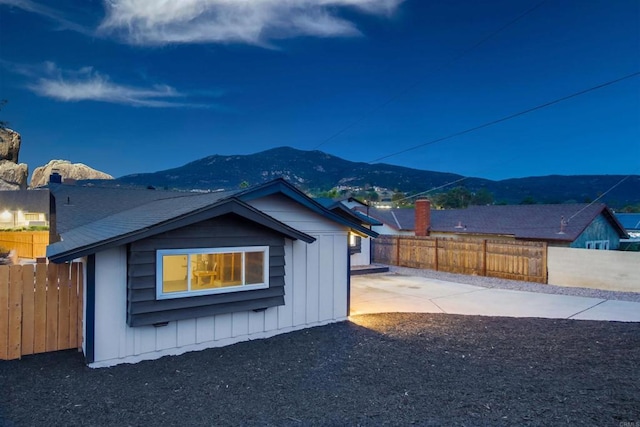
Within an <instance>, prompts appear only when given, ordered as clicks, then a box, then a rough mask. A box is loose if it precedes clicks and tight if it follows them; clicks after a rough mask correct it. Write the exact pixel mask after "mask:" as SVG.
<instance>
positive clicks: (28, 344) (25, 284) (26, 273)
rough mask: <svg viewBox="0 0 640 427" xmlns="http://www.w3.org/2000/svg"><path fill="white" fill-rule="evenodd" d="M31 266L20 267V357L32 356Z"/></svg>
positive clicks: (32, 282) (33, 322)
mask: <svg viewBox="0 0 640 427" xmlns="http://www.w3.org/2000/svg"><path fill="white" fill-rule="evenodd" d="M34 274H35V273H34V269H33V265H32V264H27V265H24V266H22V355H27V354H33V344H34V337H35V333H34V332H35V331H34V325H35V289H34V288H35V285H34V278H35V276H34Z"/></svg>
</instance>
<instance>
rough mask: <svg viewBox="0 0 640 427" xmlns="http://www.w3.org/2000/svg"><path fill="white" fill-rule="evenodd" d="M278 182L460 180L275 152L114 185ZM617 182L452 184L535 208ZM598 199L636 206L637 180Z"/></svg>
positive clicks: (406, 187)
mask: <svg viewBox="0 0 640 427" xmlns="http://www.w3.org/2000/svg"><path fill="white" fill-rule="evenodd" d="M278 177H283V178H285V179H287V180H288V181H291V182H293V183H294V184H296V185H297V186H298V187H300V188H302V189H304V190H307V191H322V190H329V189H331V188H333V187H336V186H339V185H348V186H359V187H364V186H373V185H375V186H379V187H385V188H389V189H399V190H401V191H404V192H408V193H416V192H422V191H425V190H428V189H431V188H435V187H439V186H442V185H445V184H448V183H451V182H453V181H456V180H459V179H462V178H463V176H461V175H456V174H450V173H442V172H432V171H426V170H418V169H411V168H405V167H401V166H393V165H388V164H384V163H380V164H368V163H358V162H351V161H348V160H345V159H341V158H339V157H335V156H332V155H330V154H326V153H323V152H321V151H302V150H297V149H294V148H289V147H279V148H274V149H271V150H267V151H263V152H260V153H256V154H250V155H234V156H220V155H213V156H208V157H205V158H203V159H200V160H196V161H194V162H191V163H188V164H186V165H184V166H180V167H177V168H174V169H168V170H164V171H159V172H155V173H144V174H133V175H127V176H123V177H121V178H118V179H117V180H116V183H119V184H125V185H142V186H148V185H151V186H154V187H158V188H164V187H167V188H177V189H203V190H206V189H211V190H215V189H223V188H224V189H235V188H239V187H240V185H241V183H243V182H246V183H248V184H250V185H255V184H260V183H262V182H266V181H269V180H271V179H274V178H278ZM622 178H623V176H619V175H578V176H560V175H553V176H543V177H529V178H517V179H507V180H502V181H491V180H487V179H482V178H467V179H465V180H463V181H462V182H460V183H459V184H456V185H464V186H466V187H467V188H468V189H470V190H471V191H477V190H479V189H480V188H483V187H485V188H487V189H488V190H489V191H491V192H492V193H493V194H494V197H495V200H496V201H499V202H506V203H520V202H521V201H522V200H523V199H525V198H527V197H530V198H533V200H535V201H536V202H538V203H560V202H567V201H576V202H584V201H587V200H593V199H595V198H596V197H598V196H599V195H600V194H602V193H603V192H605V191H606V190H608V189H609V188H611V187H612V186H613V185H615V184H616V183H617V182H618V181H620V180H621V179H622ZM443 191H444V190H443ZM603 200H604V201H605V202H607V203H608V204H610V205H611V206H613V207H622V206H625V205H630V204H638V203H640V176H638V175H634V176H631V177H630V178H628V179H627V180H626V181H625V182H624V183H622V184H621V185H619V186H618V187H616V188H615V189H614V190H612V191H611V192H610V193H608V194H607V195H606V196H605V197H604V198H603Z"/></svg>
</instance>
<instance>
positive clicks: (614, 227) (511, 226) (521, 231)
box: [369, 200, 627, 249]
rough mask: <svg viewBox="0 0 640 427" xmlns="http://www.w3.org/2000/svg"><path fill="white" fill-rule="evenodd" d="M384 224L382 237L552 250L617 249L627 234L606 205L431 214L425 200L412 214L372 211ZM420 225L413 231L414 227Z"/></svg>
mask: <svg viewBox="0 0 640 427" xmlns="http://www.w3.org/2000/svg"><path fill="white" fill-rule="evenodd" d="M369 215H370V216H371V217H373V218H375V219H378V220H380V221H381V222H383V223H384V224H385V228H382V227H381V228H377V227H373V230H374V231H376V232H378V233H380V234H387V231H388V230H393V231H395V232H391V233H388V234H407V233H411V234H416V235H430V236H433V237H446V238H458V237H465V238H481V239H505V240H526V241H544V242H547V243H548V244H549V245H551V246H565V247H572V248H586V249H618V248H619V247H620V239H625V238H626V237H627V233H626V232H625V230H624V228H623V227H622V225H621V224H620V222H618V220H617V219H616V217H615V215H614V214H613V213H612V212H611V210H610V209H609V208H608V207H607V206H606V205H604V204H601V203H594V204H556V205H504V206H502V205H497V206H470V207H469V208H467V209H450V210H431V209H430V204H429V202H428V201H427V200H420V201H418V202H416V208H415V209H379V210H378V209H375V210H374V209H371V210H370V211H369ZM417 223H421V224H422V225H421V226H419V227H417V228H416V224H417Z"/></svg>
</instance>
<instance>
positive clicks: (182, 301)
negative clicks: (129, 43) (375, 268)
mask: <svg viewBox="0 0 640 427" xmlns="http://www.w3.org/2000/svg"><path fill="white" fill-rule="evenodd" d="M51 192H52V194H53V195H54V198H55V200H56V212H57V216H58V218H59V219H60V221H59V224H58V225H59V226H58V233H59V241H58V242H56V243H54V244H51V245H50V246H49V247H48V250H47V256H48V258H49V260H50V261H51V262H55V263H63V262H68V261H72V260H81V261H82V262H83V263H84V265H85V269H84V270H85V293H84V295H85V302H84V306H85V307H84V319H85V320H84V333H83V336H84V342H83V351H84V354H85V357H86V360H87V363H88V364H89V366H92V367H102V366H111V365H116V364H120V363H135V362H138V361H141V360H150V359H155V358H159V357H162V356H164V355H176V354H181V353H184V352H187V351H194V350H201V349H205V348H211V347H218V346H224V345H228V344H232V343H236V342H239V341H245V340H250V339H257V338H265V337H269V336H272V335H276V334H280V333H284V332H289V331H293V330H297V329H302V328H308V327H312V326H318V325H323V324H327V323H331V322H338V321H342V320H345V319H346V317H347V315H348V313H349V298H350V295H349V248H348V239H349V236H350V235H352V234H353V235H357V236H359V237H363V238H368V237H375V236H376V235H377V234H376V233H375V232H373V231H371V230H370V229H368V228H366V227H363V226H362V225H360V224H358V223H355V222H353V221H351V220H349V219H347V218H345V217H343V216H341V215H337V214H336V213H334V212H332V211H330V210H328V209H326V208H325V207H323V206H322V205H321V204H319V203H317V202H315V201H313V200H312V199H310V198H309V197H307V196H306V195H305V194H304V193H302V192H301V191H299V190H298V189H296V188H295V187H293V186H292V185H291V184H289V183H287V182H286V181H284V180H280V179H279V180H275V181H272V182H269V183H267V184H264V185H260V186H257V187H253V188H250V189H247V190H244V191H240V192H214V193H187V192H182V193H178V192H169V191H158V190H133V189H120V188H91V187H69V186H64V185H54V186H52V187H51Z"/></svg>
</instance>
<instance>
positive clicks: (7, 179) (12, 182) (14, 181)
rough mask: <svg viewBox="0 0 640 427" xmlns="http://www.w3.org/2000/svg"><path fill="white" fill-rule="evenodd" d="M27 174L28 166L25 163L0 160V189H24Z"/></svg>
mask: <svg viewBox="0 0 640 427" xmlns="http://www.w3.org/2000/svg"><path fill="white" fill-rule="evenodd" d="M28 175H29V168H28V166H27V165H26V164H25V163H20V164H16V163H14V162H12V161H10V160H0V190H26V188H27V176H28Z"/></svg>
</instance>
